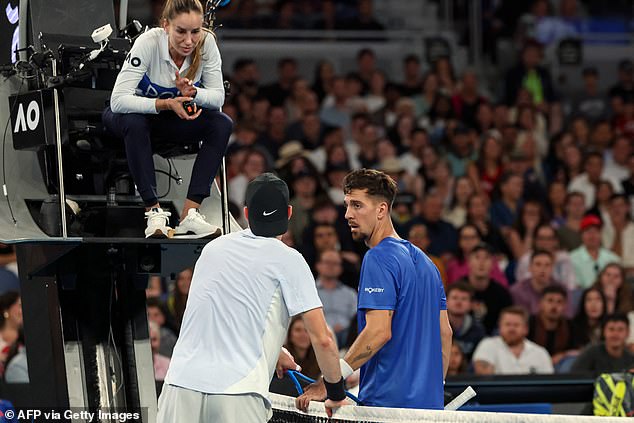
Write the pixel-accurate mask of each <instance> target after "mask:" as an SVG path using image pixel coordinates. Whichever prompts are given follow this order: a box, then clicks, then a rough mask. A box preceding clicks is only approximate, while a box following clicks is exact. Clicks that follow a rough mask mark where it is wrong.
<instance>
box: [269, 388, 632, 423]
mask: <svg viewBox="0 0 634 423" xmlns="http://www.w3.org/2000/svg"><path fill="white" fill-rule="evenodd" d="M270 399H271V403H272V405H273V413H274V414H273V419H272V420H271V421H273V422H321V421H324V422H325V421H327V415H326V412H325V410H324V405H323V404H322V403H319V402H312V403H311V404H310V407H309V409H308V413H304V412H302V411H299V410H298V409H297V408H295V399H294V398H291V397H287V396H284V395H278V394H273V393H271V394H270ZM331 421H342V422H347V421H356V422H372V423H374V422H376V423H397V422H398V423H401V422H403V423H404V422H419V423H420V422H429V423H439V422H448V423H449V422H452V423H454V422H458V423H459V422H465V423H467V422H468V423H478V422H482V423H502V422H504V423H581V422H595V423H610V422H619V423H622V422H623V418H617V417H594V416H564V415H544V414H519V413H517V414H516V413H492V412H479V411H477V412H476V411H472V412H469V411H447V410H438V411H436V410H412V409H405V408H380V407H359V406H352V405H351V406H349V407H342V408H340V409H338V410H337V411H336V412H335V414H334V415H333V420H331Z"/></svg>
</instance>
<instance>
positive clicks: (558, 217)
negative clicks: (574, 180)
mask: <svg viewBox="0 0 634 423" xmlns="http://www.w3.org/2000/svg"><path fill="white" fill-rule="evenodd" d="M565 210H566V184H564V183H563V182H560V181H553V182H551V183H550V185H549V186H548V215H549V216H550V224H551V225H552V226H553V229H557V228H559V227H560V226H561V225H563V224H564V222H565V221H566V217H565V216H566V212H565Z"/></svg>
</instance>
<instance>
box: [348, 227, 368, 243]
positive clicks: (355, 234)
mask: <svg viewBox="0 0 634 423" xmlns="http://www.w3.org/2000/svg"><path fill="white" fill-rule="evenodd" d="M357 229H358V228H357ZM350 233H351V235H352V239H353V240H354V241H357V242H365V240H366V239H368V236H367V235H366V234H364V233H363V232H361V231H359V230H357V231H350Z"/></svg>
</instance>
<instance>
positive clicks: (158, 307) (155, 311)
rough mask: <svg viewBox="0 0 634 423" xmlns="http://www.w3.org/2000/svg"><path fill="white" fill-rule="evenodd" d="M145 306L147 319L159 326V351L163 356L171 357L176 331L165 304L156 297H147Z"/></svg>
mask: <svg viewBox="0 0 634 423" xmlns="http://www.w3.org/2000/svg"><path fill="white" fill-rule="evenodd" d="M146 308H147V319H148V321H149V322H154V323H156V324H157V325H158V326H159V328H160V329H159V331H160V336H161V346H160V348H159V352H160V353H161V355H164V356H165V357H171V356H172V351H173V350H174V345H175V344H176V331H175V330H174V329H173V324H172V320H171V316H170V315H169V312H168V311H167V306H166V305H165V303H163V302H162V301H161V300H159V299H158V298H148V299H147V302H146Z"/></svg>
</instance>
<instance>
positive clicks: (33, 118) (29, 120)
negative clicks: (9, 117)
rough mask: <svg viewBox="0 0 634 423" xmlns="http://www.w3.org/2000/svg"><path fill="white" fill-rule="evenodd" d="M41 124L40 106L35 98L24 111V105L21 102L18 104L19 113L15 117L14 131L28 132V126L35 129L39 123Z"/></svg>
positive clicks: (32, 129)
mask: <svg viewBox="0 0 634 423" xmlns="http://www.w3.org/2000/svg"><path fill="white" fill-rule="evenodd" d="M39 124H40V106H39V105H38V104H37V101H35V100H33V101H31V102H30V103H29V105H28V106H27V108H26V113H24V105H23V104H22V103H20V105H19V106H18V113H17V116H16V119H15V128H14V129H13V133H14V134H16V133H18V132H26V128H27V126H28V128H29V129H30V130H31V131H34V130H35V128H37V125H39Z"/></svg>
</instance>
